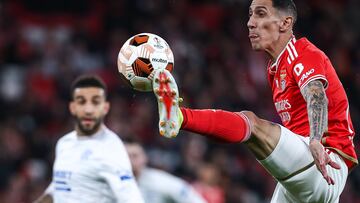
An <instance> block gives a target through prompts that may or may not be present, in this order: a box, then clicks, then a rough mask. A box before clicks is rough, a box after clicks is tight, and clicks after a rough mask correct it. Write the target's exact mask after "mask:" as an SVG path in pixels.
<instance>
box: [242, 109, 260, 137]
mask: <svg viewBox="0 0 360 203" xmlns="http://www.w3.org/2000/svg"><path fill="white" fill-rule="evenodd" d="M237 113H238V114H243V115H244V116H245V117H246V118H247V119H248V122H249V125H250V129H251V134H253V135H256V134H257V133H256V132H257V131H258V129H259V128H261V123H262V122H261V120H262V119H260V118H259V117H258V116H257V115H256V114H255V113H254V112H252V111H241V112H237Z"/></svg>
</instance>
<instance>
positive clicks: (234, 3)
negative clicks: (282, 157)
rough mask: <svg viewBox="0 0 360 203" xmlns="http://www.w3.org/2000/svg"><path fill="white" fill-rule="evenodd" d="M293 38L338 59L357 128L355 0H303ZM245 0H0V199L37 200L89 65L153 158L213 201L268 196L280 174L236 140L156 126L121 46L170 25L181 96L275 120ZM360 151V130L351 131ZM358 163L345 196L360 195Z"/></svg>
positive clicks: (191, 102) (118, 124)
mask: <svg viewBox="0 0 360 203" xmlns="http://www.w3.org/2000/svg"><path fill="white" fill-rule="evenodd" d="M295 3H296V4H297V7H298V13H299V17H298V22H297V25H296V28H295V34H296V36H297V38H300V37H303V36H306V37H307V38H308V39H309V40H310V41H312V42H313V43H314V44H315V45H316V46H318V47H319V48H321V49H322V50H323V51H324V52H325V53H326V54H327V55H328V56H329V57H330V59H331V61H332V63H333V65H334V66H335V68H336V71H337V73H338V75H339V77H340V79H341V80H342V82H343V85H344V87H345V89H346V91H347V93H348V97H349V101H350V111H351V116H352V119H353V124H354V127H355V130H356V132H360V105H359V104H360V96H359V95H360V46H359V45H360V12H359V10H360V1H359V0H301V1H300V0H298V1H295ZM249 5H250V1H246V0H218V1H215V0H213V1H211V0H209V1H205V0H202V1H201V0H192V1H191V0H188V1H186V0H103V1H96V0H76V1H73V0H52V1H44V0H26V1H25V0H11V1H0V95H1V96H0V106H1V113H0V202H2V203H16V202H25V203H27V202H31V201H32V200H34V199H35V198H36V197H37V196H39V195H40V194H41V193H42V192H43V191H44V189H45V188H46V186H47V185H48V184H49V181H50V178H51V167H52V163H53V159H54V146H55V143H56V141H57V140H58V139H59V138H60V137H61V136H62V135H64V134H65V133H67V132H69V131H71V130H72V129H73V120H72V119H71V116H70V114H69V112H68V102H69V98H70V96H69V85H70V84H71V82H72V80H73V79H74V78H75V77H77V76H79V75H81V74H84V73H94V74H98V75H99V76H100V77H102V78H103V79H104V80H105V81H106V83H107V85H108V86H109V92H110V93H109V100H110V102H111V104H112V109H111V112H110V114H109V115H108V116H107V119H106V123H107V125H108V126H109V127H110V128H111V129H112V130H114V131H115V132H116V133H118V134H119V136H120V137H122V138H126V137H136V138H137V139H139V140H140V141H141V142H142V143H143V145H144V146H145V148H146V150H147V153H148V155H149V157H150V165H152V166H155V167H158V168H161V169H164V170H166V171H169V172H171V173H173V174H175V175H177V176H179V177H182V178H184V179H185V180H187V181H188V182H190V183H191V184H193V185H194V186H195V187H196V188H197V189H198V190H199V191H201V192H202V194H204V195H205V196H206V198H207V199H208V200H209V202H210V203H263V202H268V201H269V198H270V197H271V195H272V192H273V189H274V187H275V181H274V180H273V179H272V178H271V177H270V176H269V175H268V174H267V173H266V172H265V170H264V169H263V168H261V166H260V165H259V164H258V163H257V161H256V159H255V157H254V156H253V155H251V153H250V152H249V151H248V150H247V149H246V148H245V147H244V146H243V145H241V144H232V145H227V144H218V143H216V142H214V141H211V140H208V139H205V138H204V137H201V136H199V135H195V134H190V133H186V132H181V133H180V135H179V136H178V138H176V139H171V140H169V139H166V138H162V137H160V136H159V134H158V131H157V121H158V113H157V104H156V100H155V97H154V96H153V94H152V93H143V92H136V91H134V90H132V89H131V88H129V87H128V86H126V85H125V83H124V82H123V81H121V79H120V77H119V75H118V72H117V67H116V61H117V54H118V51H119V49H120V48H121V46H122V44H123V43H124V42H125V41H126V40H127V39H128V38H129V37H131V36H133V35H135V34H138V33H142V32H151V33H155V34H158V35H160V36H161V37H163V38H164V39H165V40H166V41H167V42H168V43H169V44H170V45H171V48H172V50H173V52H174V56H175V69H174V76H175V78H176V79H177V81H178V84H179V89H180V94H181V96H182V97H183V98H184V102H183V105H184V106H189V107H193V108H221V109H225V110H230V111H240V110H244V109H248V110H252V111H254V112H255V113H257V114H258V115H259V116H261V117H263V118H266V119H268V120H272V121H274V122H280V119H279V117H278V116H277V115H276V112H275V109H274V107H273V103H272V99H271V91H270V88H269V87H268V84H267V80H266V71H265V67H266V64H267V60H268V59H267V57H266V56H265V55H264V54H262V53H256V52H253V51H251V49H250V44H249V40H248V38H247V35H248V31H247V27H246V22H247V20H248V6H249ZM354 142H355V145H356V148H357V151H359V146H360V138H359V136H356V137H355V139H354ZM359 191H360V169H359V168H358V167H357V168H355V169H354V170H353V171H352V173H351V174H350V176H349V178H348V182H347V185H346V187H345V190H344V192H343V194H342V196H341V201H340V202H345V203H357V202H360V194H359Z"/></svg>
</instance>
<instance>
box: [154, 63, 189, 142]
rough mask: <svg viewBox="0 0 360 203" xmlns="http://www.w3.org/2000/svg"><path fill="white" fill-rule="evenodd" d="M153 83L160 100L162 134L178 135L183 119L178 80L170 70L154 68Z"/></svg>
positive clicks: (169, 136)
mask: <svg viewBox="0 0 360 203" xmlns="http://www.w3.org/2000/svg"><path fill="white" fill-rule="evenodd" d="M152 84H153V90H154V94H155V96H156V99H157V101H158V110H159V132H160V135H161V136H164V137H167V138H173V137H176V136H177V134H178V133H179V130H180V127H181V123H182V121H183V115H182V113H181V110H180V108H179V102H181V98H179V91H178V87H177V85H176V81H175V79H174V77H173V76H172V75H171V73H170V72H169V71H168V70H166V69H157V70H154V77H153V83H152Z"/></svg>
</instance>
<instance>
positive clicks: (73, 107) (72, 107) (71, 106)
mask: <svg viewBox="0 0 360 203" xmlns="http://www.w3.org/2000/svg"><path fill="white" fill-rule="evenodd" d="M69 111H70V113H71V115H75V103H74V102H73V101H71V102H70V103H69Z"/></svg>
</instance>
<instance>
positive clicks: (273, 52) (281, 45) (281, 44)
mask: <svg viewBox="0 0 360 203" xmlns="http://www.w3.org/2000/svg"><path fill="white" fill-rule="evenodd" d="M292 37H293V34H292V33H285V34H284V35H283V36H281V37H280V38H279V39H278V40H277V41H275V42H274V43H273V44H272V46H270V47H269V48H268V49H266V53H267V54H268V55H269V56H270V57H271V61H272V62H275V61H276V59H277V58H278V57H279V56H280V54H281V53H282V52H283V50H284V49H285V48H286V45H287V44H288V42H289V40H290V39H291V38H292Z"/></svg>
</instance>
